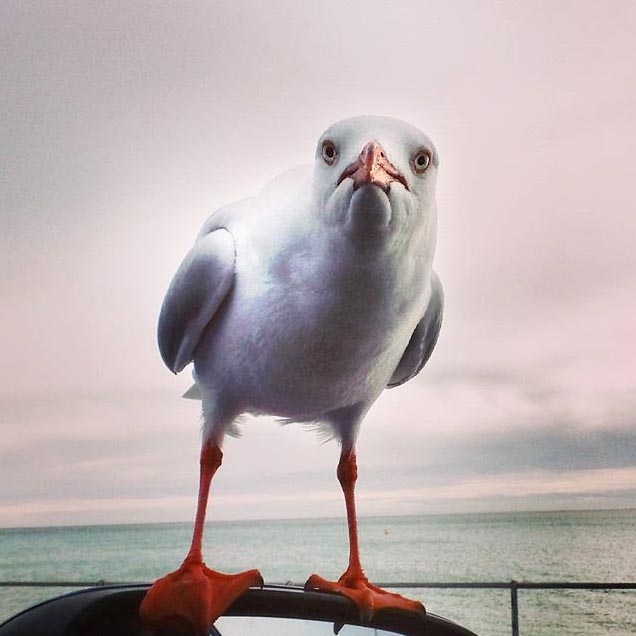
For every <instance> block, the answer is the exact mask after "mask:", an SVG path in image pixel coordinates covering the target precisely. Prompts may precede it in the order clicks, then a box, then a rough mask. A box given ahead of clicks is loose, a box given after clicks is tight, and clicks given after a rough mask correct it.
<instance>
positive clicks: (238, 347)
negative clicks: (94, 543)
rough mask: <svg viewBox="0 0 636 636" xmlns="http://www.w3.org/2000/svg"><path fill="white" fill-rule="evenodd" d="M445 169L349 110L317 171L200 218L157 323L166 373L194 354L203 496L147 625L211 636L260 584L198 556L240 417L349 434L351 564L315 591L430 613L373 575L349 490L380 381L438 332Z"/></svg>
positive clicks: (412, 370) (150, 603) (326, 141)
mask: <svg viewBox="0 0 636 636" xmlns="http://www.w3.org/2000/svg"><path fill="white" fill-rule="evenodd" d="M438 165H439V160H438V154H437V151H436V149H435V147H434V145H433V143H432V142H431V140H430V139H429V138H428V137H427V136H426V135H425V134H423V133H422V132H421V131H420V130H418V129H417V128H415V127H413V126H412V125H410V124H407V123H405V122H402V121H400V120H397V119H393V118H388V117H377V116H362V117H354V118H350V119H345V120H342V121H340V122H337V123H335V124H333V125H332V126H331V127H329V128H328V129H327V130H326V131H325V132H324V133H323V134H322V136H321V137H320V139H319V140H318V144H317V147H316V153H315V161H314V163H313V166H312V165H309V166H304V167H300V168H296V169H293V170H291V171H289V172H286V173H284V174H283V175H281V176H279V177H277V178H276V179H274V181H272V182H271V183H270V184H269V185H267V186H266V187H265V188H264V189H263V190H262V191H261V192H260V193H259V194H258V195H257V196H255V197H253V198H249V199H245V200H242V201H239V202H237V203H233V204H231V205H229V206H227V207H224V208H221V209H219V210H217V211H216V212H214V213H213V214H212V215H211V216H210V218H209V219H208V220H207V221H206V222H205V224H204V225H203V228H202V230H201V232H200V233H199V235H198V237H197V239H196V241H195V243H194V246H193V247H192V249H191V250H190V251H189V252H188V254H187V255H186V256H185V258H184V260H183V262H182V263H181V265H180V267H179V269H178V270H177V272H176V274H175V276H174V278H173V280H172V282H171V283H170V286H169V289H168V292H167V294H166V297H165V300H164V302H163V305H162V308H161V313H160V317H159V325H158V341H159V349H160V352H161V356H162V358H163V360H164V362H165V364H166V365H167V366H168V368H169V369H170V370H172V371H173V372H174V373H178V372H179V371H181V370H183V369H184V368H185V367H186V366H187V365H188V364H190V363H191V362H193V363H194V371H193V377H194V381H195V385H194V387H193V388H192V389H191V390H190V391H189V392H188V393H187V394H186V395H187V396H189V397H192V396H198V397H200V399H201V401H202V412H203V433H202V448H201V457H200V481H199V496H198V505H197V511H196V517H195V523H194V532H193V538H192V544H191V548H190V551H189V552H188V554H187V556H186V558H185V560H184V562H183V564H182V565H181V567H180V568H179V569H178V570H176V571H175V572H172V573H170V574H168V575H166V576H165V577H163V578H161V579H159V580H157V581H156V582H155V583H154V585H153V586H152V587H151V588H150V590H149V592H148V594H147V595H146V597H145V598H144V601H143V603H142V605H141V608H140V613H141V617H142V619H143V621H144V622H145V623H146V624H147V625H148V626H151V627H160V628H162V629H165V628H171V629H176V630H178V631H181V632H183V633H186V634H207V633H209V629H210V627H211V625H212V624H213V622H214V621H215V620H216V618H218V617H219V616H220V615H221V614H222V613H223V612H224V611H225V610H226V609H227V608H228V607H229V606H230V605H231V604H232V602H233V601H234V599H236V598H237V597H238V596H240V595H241V594H242V593H243V592H244V591H245V590H246V589H247V588H248V587H250V586H259V585H263V579H262V577H261V575H260V573H259V571H258V570H255V569H254V570H249V571H246V572H241V573H238V574H224V573H221V572H216V571H214V570H212V569H210V568H208V567H207V566H206V565H205V563H204V562H203V558H202V541H203V528H204V523H205V516H206V508H207V504H208V499H209V492H210V484H211V481H212V478H213V476H214V474H215V473H216V471H217V470H218V468H219V467H220V466H221V462H222V458H223V453H222V450H221V448H222V443H223V440H224V438H225V436H226V435H228V434H229V435H233V434H236V433H237V422H238V421H239V418H240V417H241V416H242V415H244V414H256V415H262V414H268V415H273V416H277V417H279V418H281V420H283V421H285V422H298V423H301V424H309V425H311V426H312V427H314V428H315V427H319V428H320V430H321V432H323V433H325V434H327V435H328V436H329V437H331V438H333V439H335V440H337V441H338V442H339V443H340V446H341V453H340V460H339V463H338V467H337V473H336V474H337V478H338V480H339V482H340V485H341V488H342V491H343V494H344V499H345V506H346V514H347V522H348V530H349V564H348V566H347V568H346V570H345V572H344V574H343V575H342V576H341V577H340V579H339V580H338V581H328V580H326V579H324V578H322V577H321V576H319V575H317V574H313V575H311V576H310V577H309V579H308V580H307V583H306V584H305V589H306V590H319V591H326V592H337V593H339V594H343V595H345V596H346V597H348V598H349V599H350V600H351V601H352V602H354V603H355V604H356V605H357V606H358V607H359V611H360V615H361V617H362V618H363V619H370V618H371V616H372V615H373V614H374V612H377V611H380V610H386V609H393V610H397V611H404V612H419V613H423V612H424V611H425V610H424V607H423V605H422V604H421V603H419V602H418V601H413V600H409V599H406V598H404V597H402V596H400V595H397V594H393V593H389V592H387V591H385V590H383V589H381V588H379V587H377V586H375V585H373V584H372V583H370V582H369V580H368V578H367V576H366V574H365V572H364V570H363V568H362V565H361V561H360V553H359V547H358V530H357V518H356V507H355V495H354V490H355V483H356V479H357V464H356V439H357V436H358V431H359V428H360V424H361V422H362V420H363V418H364V416H365V414H366V413H367V411H368V410H369V408H370V407H371V405H372V404H373V403H374V402H375V401H376V399H377V398H378V397H379V395H380V394H381V393H382V391H383V390H384V389H386V388H390V387H395V386H398V385H401V384H403V383H405V382H407V381H408V380H410V379H411V378H413V377H414V376H415V375H416V374H417V373H419V371H420V370H421V369H422V367H423V366H424V365H425V364H426V362H427V360H428V359H429V357H430V355H431V353H432V351H433V348H434V347H435V344H436V341H437V337H438V334H439V331H440V326H441V321H442V311H443V303H444V301H443V291H442V286H441V283H440V280H439V278H438V276H437V275H436V273H435V272H434V271H433V268H432V265H433V256H434V252H435V244H436V234H437V209H436V203H435V182H436V177H437V171H438ZM393 425H397V424H396V423H393ZM263 452H264V453H267V452H268V450H267V449H263Z"/></svg>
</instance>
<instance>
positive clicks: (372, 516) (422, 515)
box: [0, 503, 636, 530]
mask: <svg viewBox="0 0 636 636" xmlns="http://www.w3.org/2000/svg"><path fill="white" fill-rule="evenodd" d="M193 510H194V503H193ZM619 511H635V512H636V506H633V505H627V506H610V507H605V506H601V507H598V508H563V507H560V508H528V509H523V510H516V509H515V510H480V511H474V510H472V511H467V512H460V511H452V512H439V511H433V512H419V513H402V514H359V515H358V519H359V520H360V519H367V520H373V519H387V518H389V519H409V518H413V519H417V518H429V517H464V516H472V517H479V516H495V515H500V516H507V515H530V514H544V513H545V514H549V513H555V514H559V513H586V512H590V513H594V512H619ZM314 519H315V520H321V521H335V522H338V521H343V523H346V516H345V514H344V512H343V514H342V515H314V516H310V515H302V516H297V517H287V516H285V517H258V518H257V517H254V518H252V517H243V518H241V517H235V518H222V519H214V518H210V517H208V518H207V519H206V525H207V524H216V523H259V522H268V523H270V522H275V521H281V522H285V521H287V522H294V521H311V520H314ZM181 524H194V516H193V517H192V518H191V519H174V520H170V521H165V520H162V521H115V522H112V523H91V522H88V523H56V524H49V523H44V524H42V525H39V524H31V525H25V526H20V525H18V526H15V525H10V526H3V525H0V530H46V529H47V528H51V529H53V528H108V527H113V526H117V527H128V526H129V527H136V526H157V525H181Z"/></svg>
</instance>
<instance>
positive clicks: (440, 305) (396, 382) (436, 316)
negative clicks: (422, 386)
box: [387, 272, 444, 388]
mask: <svg viewBox="0 0 636 636" xmlns="http://www.w3.org/2000/svg"><path fill="white" fill-rule="evenodd" d="M443 313H444V290H443V289H442V283H441V281H440V279H439V277H438V276H437V274H436V273H435V272H433V274H432V277H431V296H430V298H429V301H428V306H427V307H426V311H425V312H424V316H423V317H422V319H421V320H420V322H419V323H418V324H417V327H415V331H413V335H412V336H411V339H410V340H409V344H408V345H407V347H406V349H405V350H404V353H403V354H402V358H401V360H400V362H399V363H398V365H397V367H396V369H395V371H394V372H393V375H392V376H391V379H390V380H389V383H388V384H387V386H388V387H389V388H392V387H395V386H400V384H404V383H405V382H408V380H410V379H411V378H414V377H415V376H416V375H417V374H418V373H419V372H420V371H421V370H422V369H423V367H424V365H425V364H426V363H427V362H428V359H429V358H430V357H431V354H432V353H433V349H434V348H435V344H436V343H437V337H438V336H439V331H440V328H441V326H442V315H443Z"/></svg>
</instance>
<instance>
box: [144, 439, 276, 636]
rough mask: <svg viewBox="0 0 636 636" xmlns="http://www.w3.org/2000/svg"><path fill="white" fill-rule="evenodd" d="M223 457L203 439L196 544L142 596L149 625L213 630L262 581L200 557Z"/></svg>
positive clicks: (188, 630)
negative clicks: (211, 494)
mask: <svg viewBox="0 0 636 636" xmlns="http://www.w3.org/2000/svg"><path fill="white" fill-rule="evenodd" d="M222 459H223V453H222V452H221V449H220V448H219V447H218V445H216V444H213V443H212V442H205V443H204V444H203V448H202V449H201V473H200V478H199V500H198V504H197V514H196V520H195V523H194V533H193V535H192V545H191V547H190V551H189V552H188V555H187V556H186V558H185V560H184V562H183V564H182V565H181V567H180V568H179V569H178V570H176V571H175V572H171V573H170V574H167V575H166V576H164V577H163V578H161V579H158V580H157V581H155V583H154V585H153V586H152V587H151V588H150V589H149V590H148V593H147V594H146V596H145V598H144V600H143V601H142V603H141V606H140V608H139V613H140V615H141V619H142V621H143V622H144V624H146V625H147V626H148V627H151V628H153V629H171V630H173V631H177V632H178V633H181V634H188V635H192V636H195V635H196V636H199V635H203V634H209V631H210V627H211V625H212V623H214V621H215V620H216V619H217V618H218V617H219V616H220V615H221V614H223V612H224V611H225V610H226V609H227V608H228V607H229V606H230V605H231V604H232V602H233V601H234V600H235V599H236V598H237V597H238V596H240V595H241V594H243V592H245V590H246V589H247V588H248V587H251V586H253V585H263V579H262V577H261V575H260V573H259V571H258V570H248V571H247V572H241V573H240V574H222V573H221V572H215V571H214V570H210V569H209V568H208V567H206V565H205V563H204V562H203V558H202V556H201V548H202V542H203V526H204V524H205V513H206V508H207V503H208V495H209V492H210V483H211V481H212V477H214V474H215V473H216V471H217V469H218V468H219V466H220V465H221V461H222Z"/></svg>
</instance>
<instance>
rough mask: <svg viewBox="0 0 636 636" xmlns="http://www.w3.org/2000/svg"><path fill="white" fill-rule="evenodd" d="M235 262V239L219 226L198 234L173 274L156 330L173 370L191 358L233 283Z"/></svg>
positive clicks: (160, 348)
mask: <svg viewBox="0 0 636 636" xmlns="http://www.w3.org/2000/svg"><path fill="white" fill-rule="evenodd" d="M234 263H235V245H234V239H233V237H232V235H231V234H230V232H229V231H228V230H226V229H224V228H220V229H217V230H214V231H212V232H209V233H208V234H204V235H202V236H200V237H199V239H198V240H197V241H196V243H195V244H194V246H193V247H192V249H191V250H190V251H189V252H188V254H186V257H185V258H184V259H183V262H182V263H181V265H180V267H179V269H178V270H177V273H176V274H175V275H174V278H173V279H172V282H171V283H170V287H169V288H168V292H167V293H166V297H165V299H164V301H163V305H162V306H161V313H160V314H159V325H158V334H157V336H158V340H159V351H160V352H161V357H162V358H163V361H164V362H165V363H166V366H167V367H168V368H169V369H170V370H171V371H173V372H174V373H178V372H179V371H181V370H182V369H183V368H184V367H185V366H186V365H187V364H188V363H189V362H191V361H192V357H193V355H194V351H195V349H196V346H197V344H198V343H199V340H200V338H201V334H202V333H203V330H204V329H205V328H206V326H207V325H208V324H209V323H210V321H211V320H213V318H214V314H215V313H216V311H217V309H218V308H219V307H220V305H221V303H222V302H223V300H224V299H225V297H226V296H227V293H228V292H229V290H230V288H231V286H232V282H233V280H234Z"/></svg>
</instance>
